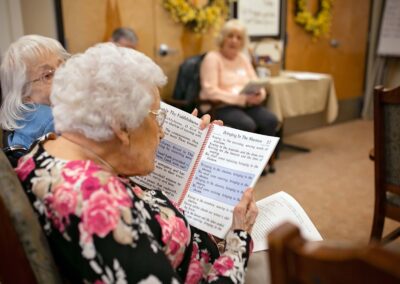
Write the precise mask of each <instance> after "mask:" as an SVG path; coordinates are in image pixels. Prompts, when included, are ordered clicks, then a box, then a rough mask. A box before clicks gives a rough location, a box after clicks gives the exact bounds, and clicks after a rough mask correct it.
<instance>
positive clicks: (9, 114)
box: [0, 35, 69, 130]
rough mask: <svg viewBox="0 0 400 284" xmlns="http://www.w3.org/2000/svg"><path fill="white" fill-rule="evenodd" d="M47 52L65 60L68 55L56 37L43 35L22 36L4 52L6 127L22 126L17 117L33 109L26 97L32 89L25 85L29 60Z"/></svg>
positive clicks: (0, 113) (2, 115) (1, 119)
mask: <svg viewBox="0 0 400 284" xmlns="http://www.w3.org/2000/svg"><path fill="white" fill-rule="evenodd" d="M47 53H54V54H57V55H58V56H59V57H60V58H62V59H64V60H65V59H67V58H68V57H69V54H68V52H67V51H66V50H65V49H64V48H63V47H62V45H61V44H60V43H59V42H58V41H57V40H55V39H52V38H48V37H44V36H40V35H26V36H23V37H20V38H19V39H18V40H17V41H15V42H14V43H12V44H11V45H10V47H9V48H8V50H7V51H6V52H5V54H4V56H3V58H2V64H1V67H0V79H1V89H2V94H3V102H2V105H1V109H0V125H1V127H2V128H3V129H7V130H13V129H17V128H21V127H23V126H22V125H18V124H17V121H18V120H21V119H22V118H23V113H24V112H26V111H33V110H34V109H33V108H32V106H29V105H27V104H24V101H23V99H24V98H25V97H26V96H28V95H29V93H30V88H29V87H26V84H27V81H28V76H27V71H28V66H27V63H28V62H29V61H32V60H34V58H36V57H39V56H43V55H45V54H47Z"/></svg>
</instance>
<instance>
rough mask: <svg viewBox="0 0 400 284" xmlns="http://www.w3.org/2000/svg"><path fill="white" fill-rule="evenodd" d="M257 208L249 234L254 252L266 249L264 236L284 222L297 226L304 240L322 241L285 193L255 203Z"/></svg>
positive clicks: (304, 215)
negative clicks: (256, 214)
mask: <svg viewBox="0 0 400 284" xmlns="http://www.w3.org/2000/svg"><path fill="white" fill-rule="evenodd" d="M257 207H258V216H257V219H256V223H255V224H254V227H253V231H252V233H251V236H252V238H253V241H254V249H253V251H254V252H256V251H260V250H266V249H268V245H267V241H266V236H267V235H268V234H269V233H270V232H271V231H272V230H273V229H275V228H276V227H277V226H279V225H280V224H282V223H283V222H286V221H288V222H291V223H293V224H295V225H297V226H298V227H299V228H300V231H301V233H302V235H303V236H304V237H305V238H306V239H309V240H310V241H320V240H322V237H321V235H320V234H319V232H318V230H317V228H316V227H315V226H314V224H313V223H312V221H311V219H310V218H309V217H308V215H307V213H306V212H305V211H304V209H303V208H302V207H301V206H300V204H299V203H298V202H297V201H296V200H295V199H294V198H293V197H292V196H290V195H289V194H287V193H286V192H283V191H280V192H278V193H275V194H272V195H270V196H268V197H266V198H264V199H262V200H260V201H257Z"/></svg>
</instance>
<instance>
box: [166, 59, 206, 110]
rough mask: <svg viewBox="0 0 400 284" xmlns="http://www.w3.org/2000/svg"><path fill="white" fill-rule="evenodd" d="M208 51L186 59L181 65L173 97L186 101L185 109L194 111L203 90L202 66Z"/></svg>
mask: <svg viewBox="0 0 400 284" xmlns="http://www.w3.org/2000/svg"><path fill="white" fill-rule="evenodd" d="M205 55H206V53H204V54H201V55H196V56H193V57H189V58H188V59H186V60H185V61H184V62H183V63H182V64H181V65H180V66H179V72H178V77H177V79H176V84H175V89H174V93H173V95H172V97H173V98H174V99H175V100H184V101H186V103H185V106H184V107H183V110H185V111H187V112H192V111H193V109H194V108H195V107H196V100H197V98H198V96H199V93H200V90H201V83H200V66H201V62H202V61H203V58H204V56H205Z"/></svg>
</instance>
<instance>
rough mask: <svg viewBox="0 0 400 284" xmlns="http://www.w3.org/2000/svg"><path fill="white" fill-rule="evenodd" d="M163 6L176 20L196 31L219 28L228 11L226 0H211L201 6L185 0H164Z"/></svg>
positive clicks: (202, 31)
mask: <svg viewBox="0 0 400 284" xmlns="http://www.w3.org/2000/svg"><path fill="white" fill-rule="evenodd" d="M163 6H164V8H165V9H166V10H167V11H168V12H170V14H171V16H172V18H173V19H174V21H175V22H177V23H182V24H183V25H184V26H186V27H188V28H189V29H191V30H192V31H194V32H195V33H205V32H207V31H208V29H209V28H218V27H219V26H220V25H221V24H222V23H223V21H224V18H225V15H227V12H228V6H227V4H226V2H225V0H210V1H208V3H207V4H206V5H204V6H203V7H201V8H200V7H196V6H194V5H193V4H191V3H189V2H188V1H185V0H163Z"/></svg>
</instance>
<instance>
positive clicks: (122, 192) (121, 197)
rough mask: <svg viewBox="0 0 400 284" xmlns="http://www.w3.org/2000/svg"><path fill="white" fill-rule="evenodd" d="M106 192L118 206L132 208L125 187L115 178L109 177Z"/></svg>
mask: <svg viewBox="0 0 400 284" xmlns="http://www.w3.org/2000/svg"><path fill="white" fill-rule="evenodd" d="M106 191H107V192H108V193H109V194H111V196H112V197H113V198H115V200H116V201H117V203H118V204H119V205H120V206H124V207H129V208H130V207H132V199H131V198H130V197H129V195H128V193H127V191H126V188H125V186H124V185H123V184H122V183H121V182H120V181H119V180H118V178H116V177H110V178H109V179H108V182H107V187H106Z"/></svg>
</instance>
